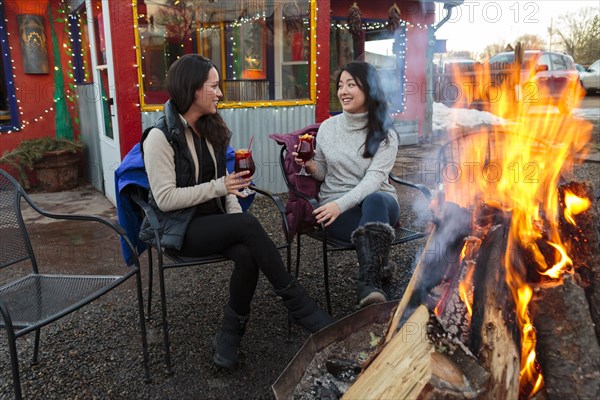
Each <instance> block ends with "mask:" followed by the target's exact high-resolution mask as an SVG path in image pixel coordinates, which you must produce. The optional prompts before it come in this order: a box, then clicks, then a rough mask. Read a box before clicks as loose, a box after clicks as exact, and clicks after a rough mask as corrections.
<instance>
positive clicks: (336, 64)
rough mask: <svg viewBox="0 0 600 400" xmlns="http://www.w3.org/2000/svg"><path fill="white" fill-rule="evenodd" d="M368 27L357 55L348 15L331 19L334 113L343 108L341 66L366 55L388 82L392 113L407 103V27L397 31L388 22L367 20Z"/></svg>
mask: <svg viewBox="0 0 600 400" xmlns="http://www.w3.org/2000/svg"><path fill="white" fill-rule="evenodd" d="M363 24H364V27H365V42H364V49H359V50H360V54H354V53H355V51H357V49H355V45H354V40H353V39H352V35H351V34H350V32H349V30H348V26H347V24H346V18H332V20H331V26H330V28H331V29H330V51H331V58H330V68H331V71H332V74H331V82H330V93H329V94H330V107H329V109H330V110H331V113H333V114H335V113H339V112H341V111H342V107H341V105H340V103H339V101H338V99H337V82H336V81H335V79H337V76H338V73H339V71H340V68H341V67H342V66H343V65H344V64H346V63H348V62H350V61H352V60H355V59H357V58H358V56H364V60H365V61H366V62H368V63H370V64H372V65H373V66H375V68H376V69H377V72H378V73H379V76H380V78H381V80H382V81H383V82H385V84H384V85H383V86H384V90H385V91H386V96H387V99H388V103H389V104H390V112H391V113H400V112H403V111H404V103H405V93H404V86H405V80H406V79H405V76H406V60H405V55H406V27H405V26H400V27H399V28H398V29H397V30H396V31H394V32H390V31H389V30H388V29H387V24H386V22H385V21H377V20H367V21H364V22H363Z"/></svg>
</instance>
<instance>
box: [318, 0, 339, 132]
mask: <svg viewBox="0 0 600 400" xmlns="http://www.w3.org/2000/svg"><path fill="white" fill-rule="evenodd" d="M334 1H335V0H334ZM329 9H330V1H329V0H322V1H319V2H318V5H317V104H316V107H315V109H316V115H315V120H316V121H317V122H323V121H324V120H326V119H327V118H329V74H330V66H329V53H330V50H329V22H330V17H329Z"/></svg>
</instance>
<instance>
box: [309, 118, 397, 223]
mask: <svg viewBox="0 0 600 400" xmlns="http://www.w3.org/2000/svg"><path fill="white" fill-rule="evenodd" d="M366 122H367V113H360V114H350V113H347V112H343V113H341V114H338V115H336V116H334V117H332V118H329V119H327V120H325V121H323V123H322V124H321V126H320V127H319V132H318V134H317V147H316V154H315V158H314V160H315V165H316V171H315V172H314V174H313V177H314V178H315V179H317V180H319V181H323V183H322V184H321V189H320V192H319V200H320V202H321V204H325V203H329V202H331V201H335V202H336V203H337V205H338V206H339V207H340V210H341V211H342V212H345V211H347V210H349V209H350V208H352V207H354V206H356V205H358V204H359V203H360V202H362V201H363V200H364V198H365V197H367V196H368V195H369V194H371V193H374V192H378V191H381V192H387V193H390V194H391V195H392V196H394V198H395V199H396V201H398V198H397V196H396V189H395V188H394V187H393V186H392V185H391V184H390V183H389V181H388V174H389V173H390V171H391V170H392V168H393V166H394V163H395V161H396V155H397V153H398V139H397V137H396V134H395V132H394V131H389V132H388V139H389V140H388V143H387V144H386V143H385V142H381V144H380V145H379V148H378V149H377V152H376V153H375V155H374V156H373V157H372V158H363V156H362V153H363V151H364V142H365V137H366V129H365V128H364V126H365V124H366Z"/></svg>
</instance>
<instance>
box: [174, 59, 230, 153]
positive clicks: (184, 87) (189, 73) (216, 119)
mask: <svg viewBox="0 0 600 400" xmlns="http://www.w3.org/2000/svg"><path fill="white" fill-rule="evenodd" d="M212 68H215V69H217V67H216V65H215V64H214V63H213V62H212V61H210V60H209V59H208V58H206V57H203V56H201V55H199V54H186V55H184V56H182V57H180V58H179V59H177V60H176V61H175V62H174V63H173V64H171V67H170V68H169V71H168V72H167V78H166V79H165V87H166V89H167V91H168V92H169V95H170V96H171V102H172V104H173V106H174V107H175V109H176V110H177V112H178V113H179V114H185V113H186V112H187V111H188V110H189V109H190V107H191V106H192V103H193V102H194V98H195V95H196V90H198V89H199V88H201V87H202V86H203V85H204V83H205V82H206V80H207V79H208V72H209V71H210V70H211V69H212ZM217 71H218V69H217ZM195 128H196V131H197V132H198V133H199V134H200V135H202V136H204V138H206V140H208V141H209V142H210V143H211V144H212V145H213V147H215V150H216V151H224V150H225V148H226V147H227V145H228V144H229V137H230V134H229V128H227V125H226V124H225V121H223V118H222V117H221V114H219V113H218V112H217V113H215V114H207V115H203V116H202V117H200V118H199V119H198V121H197V122H196V126H195Z"/></svg>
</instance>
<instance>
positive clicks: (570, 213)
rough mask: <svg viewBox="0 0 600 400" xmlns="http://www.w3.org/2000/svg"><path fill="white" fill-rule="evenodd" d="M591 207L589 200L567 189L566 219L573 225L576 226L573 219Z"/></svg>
mask: <svg viewBox="0 0 600 400" xmlns="http://www.w3.org/2000/svg"><path fill="white" fill-rule="evenodd" d="M591 205H592V202H591V201H590V200H589V199H586V198H581V197H578V196H577V195H575V194H574V193H573V192H571V191H570V190H569V189H565V219H566V220H567V221H568V222H570V223H571V224H573V225H576V224H575V219H574V218H573V217H574V216H575V215H577V214H580V213H582V212H584V211H585V210H587V209H588V208H590V206H591Z"/></svg>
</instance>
